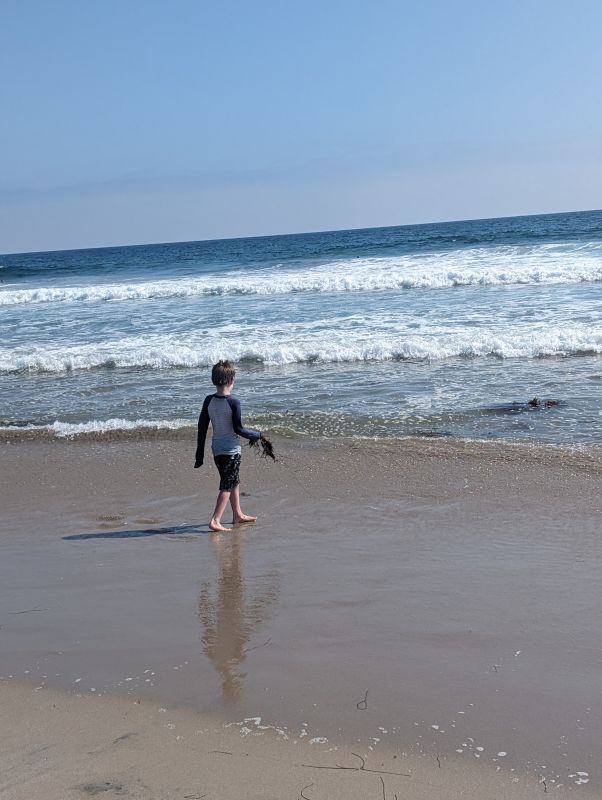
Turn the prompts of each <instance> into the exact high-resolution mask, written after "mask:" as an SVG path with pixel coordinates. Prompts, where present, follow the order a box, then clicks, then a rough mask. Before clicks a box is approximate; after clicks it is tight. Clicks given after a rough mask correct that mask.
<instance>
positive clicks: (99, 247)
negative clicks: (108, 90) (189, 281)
mask: <svg viewBox="0 0 602 800" xmlns="http://www.w3.org/2000/svg"><path fill="white" fill-rule="evenodd" d="M596 212H602V209H600V208H584V209H573V210H571V211H545V212H539V213H537V214H504V215H502V216H500V217H467V218H465V219H443V220H430V221H428V222H410V223H402V224H400V225H369V226H368V227H358V228H327V229H322V230H314V231H289V232H288V233H262V234H256V235H252V236H218V237H215V238H208V239H180V240H177V241H160V242H130V243H129V244H105V245H95V246H91V247H66V248H56V249H53V250H18V251H16V252H12V253H0V258H4V257H6V256H28V255H41V254H43V253H80V252H82V251H87V250H115V249H118V248H119V249H122V248H126V247H160V246H164V245H165V246H166V245H174V244H203V243H208V242H232V241H244V240H247V239H275V238H279V237H282V238H283V237H286V236H315V235H318V234H325V233H352V232H359V231H375V230H388V229H391V228H417V227H420V226H421V225H453V224H454V223H458V222H486V221H492V220H496V219H526V218H528V217H554V216H561V215H566V214H593V213H596Z"/></svg>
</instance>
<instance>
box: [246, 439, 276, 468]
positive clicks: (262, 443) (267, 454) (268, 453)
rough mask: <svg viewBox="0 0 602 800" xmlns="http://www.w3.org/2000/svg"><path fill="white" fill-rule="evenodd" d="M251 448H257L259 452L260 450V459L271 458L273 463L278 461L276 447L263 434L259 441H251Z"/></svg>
mask: <svg viewBox="0 0 602 800" xmlns="http://www.w3.org/2000/svg"><path fill="white" fill-rule="evenodd" d="M249 447H256V448H257V449H258V450H259V449H260V453H259V457H260V458H271V459H272V461H276V454H275V453H274V445H273V444H272V443H271V442H270V440H269V439H268V438H266V437H265V436H264V435H263V434H261V436H260V437H259V439H255V441H250V442H249Z"/></svg>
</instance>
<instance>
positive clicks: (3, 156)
mask: <svg viewBox="0 0 602 800" xmlns="http://www.w3.org/2000/svg"><path fill="white" fill-rule="evenodd" d="M0 19H1V30H2V45H1V48H0V74H1V75H2V80H1V81H0V108H1V109H2V124H1V125H0V252H4V253H9V252H26V251H34V250H53V249H67V248H77V247H96V246H105V245H106V246H109V245H118V244H134V243H143V242H165V241H186V240H199V239H210V238H226V237H233V236H253V235H264V234H274V233H289V232H300V231H315V230H334V229H341V228H357V227H371V226H379V225H402V224H410V223H415V222H430V221H442V220H449V219H466V218H480V217H492V216H507V215H514V214H531V213H546V212H554V211H570V210H582V209H593V208H600V207H602V102H600V86H602V48H601V47H600V31H601V30H602V3H600V2H599V0H591V1H590V0H575V2H572V3H567V2H566V0H558V1H557V0H520V2H515V1H514V0H504V2H483V0H479V1H478V2H477V1H476V0H475V1H474V2H467V1H465V0H454V1H453V2H450V0H421V2H420V3H417V2H415V1H414V2H406V1H405V0H391V1H390V2H389V1H388V0H370V2H368V1H367V0H365V1H364V2H355V1H354V0H341V2H339V1H338V0H304V2H282V0H279V2H275V1H274V2H268V1H267V0H254V2H249V0H244V2H243V1H242V0H241V1H239V0H222V2H219V3H216V2H205V1H204V0H195V1H194V2H193V1H192V0H170V2H169V3H168V2H166V0H161V2H159V1H158V0H127V1H126V2H124V0H119V1H118V2H116V1H115V0H102V2H101V0H96V2H92V1H90V2H82V1H81V0H73V1H71V0H54V2H52V3H51V2H48V0H0Z"/></svg>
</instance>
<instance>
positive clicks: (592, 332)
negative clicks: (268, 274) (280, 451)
mask: <svg viewBox="0 0 602 800" xmlns="http://www.w3.org/2000/svg"><path fill="white" fill-rule="evenodd" d="M598 353H602V331H601V330H600V329H592V327H591V326H587V325H580V326H578V325H572V326H564V327H558V326H553V325H548V326H546V327H538V328H536V329H532V328H528V327H526V326H523V327H520V326H515V327H513V328H512V329H510V330H503V331H496V330H487V329H476V330H474V329H473V330H464V331H462V330H458V329H445V328H442V327H436V326H433V329H432V330H430V331H429V332H428V333H425V334H420V333H412V332H409V331H397V332H393V333H388V332H386V333H385V332H378V331H371V330H365V329H364V330H361V329H360V330H358V329H348V330H333V329H324V328H322V329H321V330H312V329H306V330H305V331H302V332H299V333H297V334H296V335H291V334H290V332H289V333H288V336H286V335H283V330H282V329H269V328H268V329H266V330H263V331H262V332H260V333H256V334H249V335H247V336H245V337H235V338H234V339H230V338H221V337H219V336H217V337H213V338H211V337H207V336H205V337H199V338H198V340H196V341H194V340H191V339H190V337H177V336H160V335H155V336H139V337H128V338H124V339H119V340H115V341H108V342H98V343H89V344H84V345H78V346H73V347H18V348H15V349H12V350H9V349H5V348H0V374H10V373H26V372H30V373H31V372H34V373H35V372H37V373H65V372H71V371H75V370H94V369H110V368H127V369H132V368H145V369H154V370H163V369H170V368H178V367H179V368H187V367H188V368H192V367H206V366H209V365H211V364H213V363H215V362H216V361H217V360H218V359H220V358H224V357H229V358H233V359H234V360H236V361H239V362H241V361H251V362H256V363H260V364H265V365H285V364H295V363H316V362H321V363H343V362H359V361H395V360H406V359H408V360H424V361H437V360H441V359H450V358H484V357H497V358H505V359H507V358H522V359H525V358H527V359H528V358H545V357H551V356H575V355H594V354H598Z"/></svg>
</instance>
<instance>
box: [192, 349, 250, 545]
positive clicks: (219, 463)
mask: <svg viewBox="0 0 602 800" xmlns="http://www.w3.org/2000/svg"><path fill="white" fill-rule="evenodd" d="M235 376H236V370H235V369H234V366H233V365H232V364H231V363H230V362H229V361H218V362H217V364H214V366H213V369H212V370H211V382H212V383H213V385H214V386H215V387H216V388H217V391H216V392H215V394H208V395H207V397H206V398H205V400H204V401H203V408H202V410H201V416H200V417H199V432H198V438H197V447H196V458H195V462H194V468H195V469H197V468H198V467H200V466H201V464H202V463H203V458H204V455H205V438H206V436H207V429H208V427H209V421H211V425H212V426H213V439H212V442H211V450H212V452H213V460H214V461H215V466H216V467H217V469H218V472H219V476H220V484H219V494H218V496H217V502H216V504H215V511H214V512H213V516H212V517H211V522H210V523H209V527H210V529H211V530H212V531H230V530H232V529H231V528H225V527H224V526H223V525H222V514H223V513H224V511H225V510H226V506H227V505H228V501H230V505H231V506H232V514H233V523H234V524H237V523H241V522H255V520H256V519H257V517H250V516H248V515H247V514H243V512H242V509H241V507H240V477H239V471H240V440H239V438H238V437H239V436H244V438H245V439H250V440H251V441H252V442H256V441H258V440H259V439H260V438H261V434H260V433H259V431H253V430H250V429H249V428H243V424H242V420H241V417H240V401H239V400H238V398H236V397H234V395H233V394H232V387H233V386H234V378H235Z"/></svg>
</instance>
